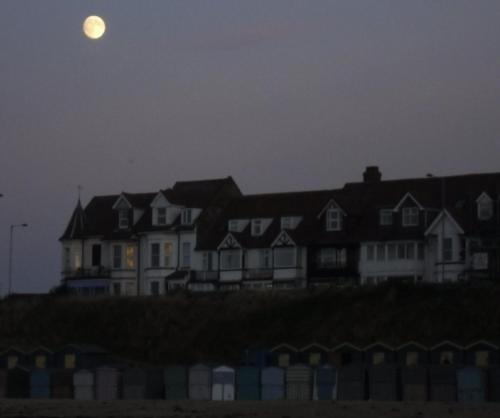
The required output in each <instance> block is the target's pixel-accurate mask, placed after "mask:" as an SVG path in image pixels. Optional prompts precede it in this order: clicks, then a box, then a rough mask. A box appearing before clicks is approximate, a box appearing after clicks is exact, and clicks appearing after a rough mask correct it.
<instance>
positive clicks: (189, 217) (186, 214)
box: [181, 209, 193, 225]
mask: <svg viewBox="0 0 500 418" xmlns="http://www.w3.org/2000/svg"><path fill="white" fill-rule="evenodd" d="M181 222H182V224H183V225H191V223H192V222H193V212H192V210H191V209H184V210H183V211H182V220H181Z"/></svg>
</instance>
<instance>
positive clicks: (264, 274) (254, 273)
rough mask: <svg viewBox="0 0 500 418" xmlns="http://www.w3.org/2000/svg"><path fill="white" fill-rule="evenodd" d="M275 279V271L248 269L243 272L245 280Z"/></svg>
mask: <svg viewBox="0 0 500 418" xmlns="http://www.w3.org/2000/svg"><path fill="white" fill-rule="evenodd" d="M272 278H273V269H248V270H245V271H244V272H243V279H244V280H265V279H272Z"/></svg>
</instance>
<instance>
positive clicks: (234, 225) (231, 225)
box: [227, 219, 239, 232]
mask: <svg viewBox="0 0 500 418" xmlns="http://www.w3.org/2000/svg"><path fill="white" fill-rule="evenodd" d="M227 229H228V230H229V231H230V232H238V229H239V228H238V221H237V220H235V219H232V220H230V221H229V222H228V226H227Z"/></svg>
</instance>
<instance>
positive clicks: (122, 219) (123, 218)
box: [118, 209, 128, 229]
mask: <svg viewBox="0 0 500 418" xmlns="http://www.w3.org/2000/svg"><path fill="white" fill-rule="evenodd" d="M118 225H119V227H120V229H125V228H128V210H127V209H121V210H120V211H118Z"/></svg>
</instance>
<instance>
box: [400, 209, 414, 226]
mask: <svg viewBox="0 0 500 418" xmlns="http://www.w3.org/2000/svg"><path fill="white" fill-rule="evenodd" d="M417 225H418V208H417V207H412V208H403V226H417Z"/></svg>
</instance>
